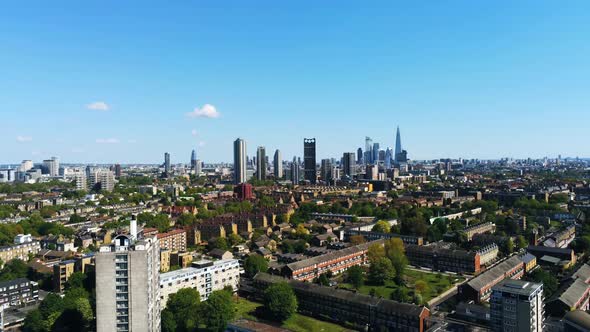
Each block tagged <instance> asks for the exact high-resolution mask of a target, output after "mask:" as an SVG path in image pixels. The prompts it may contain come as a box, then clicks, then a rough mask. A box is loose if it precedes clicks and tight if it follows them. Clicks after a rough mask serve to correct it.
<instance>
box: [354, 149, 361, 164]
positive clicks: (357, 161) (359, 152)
mask: <svg viewBox="0 0 590 332" xmlns="http://www.w3.org/2000/svg"><path fill="white" fill-rule="evenodd" d="M356 163H357V164H362V163H363V149H362V148H358V149H357V150H356Z"/></svg>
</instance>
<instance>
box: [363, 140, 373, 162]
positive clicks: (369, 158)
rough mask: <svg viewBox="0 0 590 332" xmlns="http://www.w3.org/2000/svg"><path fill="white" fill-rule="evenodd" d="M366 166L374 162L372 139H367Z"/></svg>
mask: <svg viewBox="0 0 590 332" xmlns="http://www.w3.org/2000/svg"><path fill="white" fill-rule="evenodd" d="M364 157H365V164H370V163H372V162H373V140H372V139H371V137H368V136H367V137H365V155H364Z"/></svg>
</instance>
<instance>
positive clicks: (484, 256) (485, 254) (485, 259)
mask: <svg viewBox="0 0 590 332" xmlns="http://www.w3.org/2000/svg"><path fill="white" fill-rule="evenodd" d="M477 253H478V254H479V263H480V264H481V265H485V266H487V265H490V264H491V263H493V262H495V261H496V259H497V258H498V253H499V249H498V245H497V244H495V243H492V244H489V245H487V246H483V247H482V248H480V249H478V250H477Z"/></svg>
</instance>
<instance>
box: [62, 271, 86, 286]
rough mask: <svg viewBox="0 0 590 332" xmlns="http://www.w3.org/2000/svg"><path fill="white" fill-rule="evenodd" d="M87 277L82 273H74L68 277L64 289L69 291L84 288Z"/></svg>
mask: <svg viewBox="0 0 590 332" xmlns="http://www.w3.org/2000/svg"><path fill="white" fill-rule="evenodd" d="M87 278H88V277H87V276H86V274H84V273H82V272H74V273H72V274H71V275H70V278H69V279H68V281H67V282H66V289H71V288H85V287H84V286H85V285H86V279H87Z"/></svg>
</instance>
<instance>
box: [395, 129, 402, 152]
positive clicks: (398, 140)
mask: <svg viewBox="0 0 590 332" xmlns="http://www.w3.org/2000/svg"><path fill="white" fill-rule="evenodd" d="M400 153H402V136H401V134H400V133H399V126H397V133H396V134H395V160H397V159H398V155H399V154H400Z"/></svg>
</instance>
